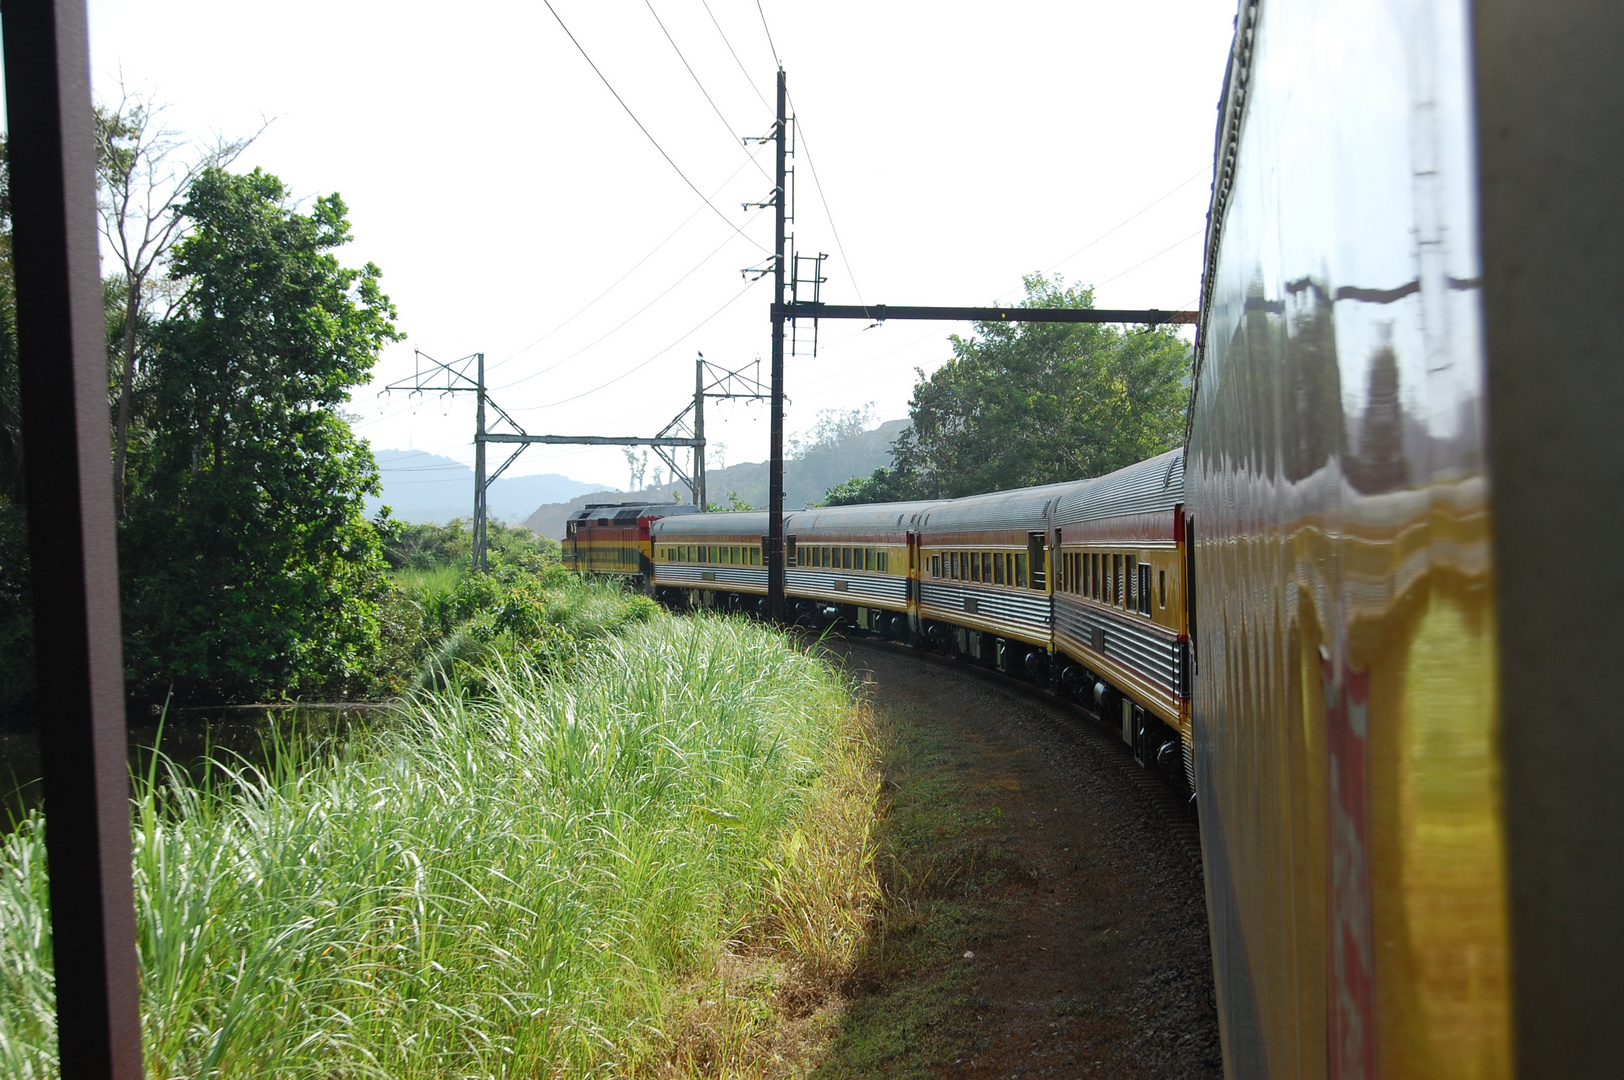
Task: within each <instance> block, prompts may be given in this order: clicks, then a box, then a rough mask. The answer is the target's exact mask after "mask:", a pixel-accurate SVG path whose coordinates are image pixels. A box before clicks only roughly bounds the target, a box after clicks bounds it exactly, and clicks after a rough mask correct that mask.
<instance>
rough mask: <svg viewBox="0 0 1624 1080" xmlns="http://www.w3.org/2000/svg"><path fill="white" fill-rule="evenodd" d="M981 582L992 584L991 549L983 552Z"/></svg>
mask: <svg viewBox="0 0 1624 1080" xmlns="http://www.w3.org/2000/svg"><path fill="white" fill-rule="evenodd" d="M981 584H983V585H991V584H992V552H990V551H983V552H982V553H981Z"/></svg>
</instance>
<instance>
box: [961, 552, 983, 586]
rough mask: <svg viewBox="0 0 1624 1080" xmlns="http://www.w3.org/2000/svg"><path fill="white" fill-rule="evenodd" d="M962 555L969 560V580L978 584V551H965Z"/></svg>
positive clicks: (979, 568) (979, 578)
mask: <svg viewBox="0 0 1624 1080" xmlns="http://www.w3.org/2000/svg"><path fill="white" fill-rule="evenodd" d="M964 554H965V555H966V556H967V557H968V558H969V560H970V573H969V578H970V580H971V581H972V582H979V581H980V580H981V553H980V552H979V551H966V552H965V553H964Z"/></svg>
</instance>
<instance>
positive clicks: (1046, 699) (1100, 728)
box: [843, 637, 1202, 871]
mask: <svg viewBox="0 0 1624 1080" xmlns="http://www.w3.org/2000/svg"><path fill="white" fill-rule="evenodd" d="M843 640H845V641H846V643H847V644H848V645H849V646H851V647H852V648H853V649H874V650H879V651H884V652H889V653H893V654H896V655H905V656H910V657H913V658H915V659H917V660H919V661H920V662H922V663H927V664H935V665H938V666H941V667H944V668H949V669H951V670H953V671H960V672H964V673H966V674H972V675H974V676H976V677H977V678H979V679H981V680H983V681H986V682H989V683H992V684H995V685H999V686H1002V687H1003V688H1004V689H1006V690H1009V691H1012V692H1013V693H1015V694H1017V695H1018V696H1020V697H1023V698H1026V699H1027V700H1029V701H1032V702H1035V703H1038V704H1041V705H1044V706H1046V707H1048V708H1050V709H1053V710H1055V711H1058V712H1063V713H1069V714H1071V715H1073V716H1075V717H1077V718H1079V719H1081V720H1083V721H1085V722H1084V723H1082V724H1080V725H1078V727H1077V731H1078V732H1079V733H1080V734H1081V735H1082V738H1083V740H1084V741H1085V742H1086V743H1087V745H1088V746H1089V747H1091V748H1092V749H1094V750H1095V751H1096V752H1098V753H1099V754H1100V756H1101V757H1102V758H1103V759H1104V760H1105V761H1108V762H1110V763H1111V764H1112V765H1113V766H1114V767H1115V768H1116V770H1117V771H1118V772H1119V773H1120V774H1121V775H1122V777H1123V778H1124V779H1125V780H1126V781H1127V782H1128V784H1129V785H1130V786H1131V787H1132V788H1133V789H1134V790H1135V791H1137V792H1138V793H1139V794H1140V795H1141V796H1143V798H1144V799H1145V801H1146V802H1147V803H1148V804H1149V805H1150V806H1151V807H1152V809H1154V810H1155V811H1156V814H1157V816H1158V817H1159V818H1160V819H1161V822H1162V824H1163V826H1164V827H1165V829H1166V831H1167V834H1168V836H1169V837H1171V838H1172V839H1173V841H1174V842H1175V843H1176V844H1177V845H1178V847H1179V849H1180V850H1181V851H1183V852H1184V854H1185V855H1186V856H1187V857H1188V858H1189V859H1190V862H1191V863H1192V864H1193V865H1194V866H1195V868H1196V870H1197V871H1200V870H1201V869H1202V860H1201V826H1200V822H1199V820H1198V818H1197V816H1196V811H1195V808H1194V806H1193V804H1191V803H1189V802H1187V801H1186V796H1185V795H1184V793H1183V792H1181V791H1179V790H1178V789H1177V788H1176V787H1174V786H1173V785H1172V784H1170V783H1168V782H1167V779H1166V778H1165V777H1163V776H1161V775H1159V774H1158V773H1156V772H1152V771H1150V770H1148V769H1145V768H1143V767H1142V766H1141V765H1140V764H1139V763H1138V762H1137V761H1135V760H1134V759H1133V751H1132V750H1131V749H1130V748H1129V747H1128V745H1127V744H1126V743H1124V742H1123V741H1122V739H1121V737H1120V736H1119V735H1118V734H1117V731H1116V729H1115V728H1114V727H1113V726H1112V725H1110V724H1108V723H1106V722H1105V721H1103V720H1101V719H1100V716H1099V714H1098V713H1096V712H1094V711H1093V710H1091V709H1087V708H1084V707H1083V706H1081V705H1078V704H1076V703H1075V702H1070V701H1065V700H1063V699H1061V698H1058V697H1055V696H1054V695H1053V694H1050V693H1048V692H1047V691H1045V690H1043V689H1041V688H1040V687H1036V686H1033V685H1032V684H1031V683H1028V682H1022V681H1021V680H1020V679H1016V678H1013V677H1011V676H1009V675H1005V674H1004V673H1003V672H1001V671H994V670H992V669H991V668H985V667H982V666H980V665H978V664H966V663H962V662H960V661H958V660H954V659H952V658H950V657H946V656H941V655H939V654H937V653H931V652H926V651H924V650H923V649H916V648H912V647H910V646H907V645H903V644H901V643H900V642H894V641H887V640H884V639H883V638H868V637H862V638H859V637H846V638H844V639H843Z"/></svg>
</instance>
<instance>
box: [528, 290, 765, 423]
mask: <svg viewBox="0 0 1624 1080" xmlns="http://www.w3.org/2000/svg"><path fill="white" fill-rule="evenodd" d="M757 280H760V279H757ZM754 285H755V282H754V281H752V282H750V284H748V285H746V286H745V287H744V288H742V289H740V290H739V291H738V292H737V293H736V294H735V295H734V297H733V299H731V300H729V301H728V302H727V303H725V304H723V305H722V306H721V307H719V308H717V309H716V310H715V311H713V312H711V313H710V314H709V315H707V316H705V318H703V319H701V320H700V321H699V323H698V324H697V325H696V326H695V327H694V328H693V329H692V330H689V331H688V332H687V333H686V334H683V335H682V336H681V337H679V338H678V339H677V340H675V341H673V342H672V343H671V344H669V345H667V346H666V347H665V348H663V349H661V350H660V351H659V352H657V353H655V354H654V355H653V356H651V357H649V358H648V359H647V360H644V361H643V362H642V363H641V364H638V365H637V366H636V367H634V368H631V369H630V370H628V371H623V372H621V373H620V374H619V375H616V376H615V377H614V378H612V379H610V380H609V381H608V382H603V383H599V384H598V385H597V386H594V387H593V388H592V389H590V390H583V391H581V392H580V393H579V394H576V395H574V396H573V397H567V398H564V399H563V400H561V401H553V402H549V403H547V404H546V405H533V406H531V407H530V408H528V409H514V410H513V411H514V412H540V411H541V410H543V409H555V408H557V407H558V406H560V405H567V404H569V403H570V402H572V401H579V400H580V399H581V398H584V397H586V396H587V395H589V394H596V393H597V392H598V391H599V390H603V389H605V388H606V387H610V386H613V385H614V384H615V383H617V382H619V381H620V380H621V379H624V378H626V377H628V376H630V375H635V374H636V373H637V372H639V371H642V370H643V369H644V368H646V367H648V366H649V365H650V364H652V363H654V361H656V360H658V359H659V358H660V357H662V356H664V355H665V354H666V353H668V352H670V351H671V350H672V349H675V348H676V347H677V346H678V345H681V344H682V343H683V342H684V341H687V340H688V339H689V338H691V337H693V336H694V335H695V334H697V333H699V331H700V330H701V329H703V328H704V327H705V325H706V324H708V323H709V322H710V321H711V320H712V319H714V318H716V316H718V315H720V314H721V313H722V312H724V311H726V310H727V309H728V308H730V307H732V306H733V305H734V304H736V303H738V302H739V301H740V300H742V299H744V294H745V293H747V292H749V291H750V289H751V287H752V286H754Z"/></svg>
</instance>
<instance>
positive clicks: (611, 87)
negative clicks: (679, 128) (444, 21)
mask: <svg viewBox="0 0 1624 1080" xmlns="http://www.w3.org/2000/svg"><path fill="white" fill-rule="evenodd" d="M541 2H542V3H543V4H545V5H547V10H548V11H550V12H552V16H553V18H554V19H556V20H558V25H559V27H560V28H561V29H562V30H563V31H564V36H565V37H567V38H569V39H570V44H572V45H574V46H575V49H576V51H577V52H579V53H580V54H581V58H582V59H583V60H585V61H586V62H587V66H588V67H590V68H591V69H592V72H593V74H595V75H596V76H597V77H598V78H599V80H600V81H602V83H603V85H604V87H605V88H607V89H608V91H609V93H610V94H612V95H614V99H615V100H616V101H617V102H619V103H620V107H621V108H622V109H625V110H626V115H627V116H629V117H631V118H632V123H634V124H636V125H637V130H639V131H641V132H642V133H643V135H644V136H645V137H646V138H647V139H648V141H649V142H650V144H652V145H653V147H654V149H656V150H658V151H659V152H660V156H661V157H663V158H665V160H666V164H668V165H670V166H671V168H672V169H674V170H675V171H676V174H677V175H678V176H680V177H682V182H683V183H684V184H687V185H688V186H689V187H690V188H692V189H693V192H694V194H695V195H698V196H699V197H700V198H701V199H704V200H705V205H706V206H708V207H710V208H711V210H712V211H713V212H714V213H715V214H716V216H717V217H719V218H721V219H722V220H723V221H725V222H727V225H728V228H730V229H732V230H733V231H734V232H736V233H738V234H739V235H740V236H742V237H744V238H745V239H746V240H748V241H750V243H752V244H755V246H756V247H758V248H760V249H761V250H762V251H767V250H768V248H767V247H766V245H764V244H762V243H760V242H759V241H757V240H756V239H755V238H754V237H752V236H750V235H748V234H747V233H746V232H745V231H744V230H743V229H741V228H739V226H738V225H736V224H735V223H734V222H733V219H732V218H730V217H728V216H727V215H726V214H724V213H722V211H721V210H720V209H718V208H717V206H716V204H715V203H713V202H711V201H710V199H709V198H707V197H706V195H705V193H704V192H703V191H700V190H699V185H698V184H695V183H694V182H693V181H692V180H690V179H688V174H687V173H685V172H683V171H682V167H681V166H679V165H678V164H677V163H676V161H675V160H673V159H672V157H671V155H670V154H668V153H666V152H665V147H663V146H661V145H660V141H659V140H658V139H656V138H655V137H654V135H653V134H652V133H651V132H650V131H649V129H648V128H646V127H644V126H643V121H641V120H639V119H638V118H637V114H636V113H634V112H632V107H631V106H630V105H628V104H626V99H625V98H623V97H621V96H620V92H619V91H618V90H616V89H615V87H614V84H613V83H611V82H610V81H609V78H608V76H606V75H604V73H603V72H602V71H601V70H599V68H598V65H597V64H596V63H594V62H593V60H592V57H591V56H590V55H589V54H588V53H587V51H586V49H585V48H584V47H583V46H582V45H581V43H580V42H579V41H577V40H576V38H575V35H574V34H573V33H571V32H570V28H569V26H568V25H566V24H565V22H564V19H563V17H562V16H561V15H559V14H558V11H557V9H555V8H554V7H553V0H541Z"/></svg>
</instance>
